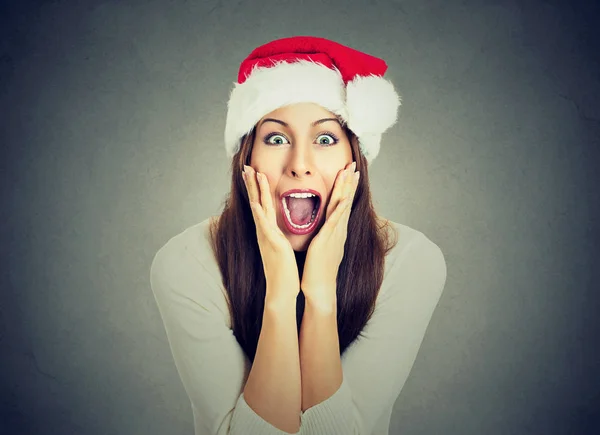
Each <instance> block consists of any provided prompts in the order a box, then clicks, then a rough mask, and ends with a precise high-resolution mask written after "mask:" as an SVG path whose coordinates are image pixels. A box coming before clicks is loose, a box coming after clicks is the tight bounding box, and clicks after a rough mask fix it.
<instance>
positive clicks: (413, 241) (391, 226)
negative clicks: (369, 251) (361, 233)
mask: <svg viewBox="0 0 600 435" xmlns="http://www.w3.org/2000/svg"><path fill="white" fill-rule="evenodd" d="M378 221H379V223H380V228H382V227H384V226H385V227H386V230H387V232H388V235H389V237H390V240H391V241H392V242H394V241H395V242H396V243H395V246H394V248H393V249H392V250H391V251H390V253H389V257H390V258H391V259H392V262H393V261H395V259H396V258H398V257H402V256H405V255H406V253H407V252H408V251H410V250H413V249H417V248H418V247H419V246H424V247H425V248H424V249H426V250H429V251H436V250H440V248H439V246H438V245H437V244H436V243H435V242H434V241H433V240H431V239H430V238H429V237H428V236H426V235H425V234H424V233H423V232H422V231H420V230H418V229H416V228H414V227H411V226H409V225H406V224H403V223H400V222H394V221H392V220H390V219H386V218H383V217H381V216H379V217H378Z"/></svg>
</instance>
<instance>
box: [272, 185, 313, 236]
mask: <svg viewBox="0 0 600 435" xmlns="http://www.w3.org/2000/svg"><path fill="white" fill-rule="evenodd" d="M281 212H282V215H283V220H284V221H285V225H286V227H287V229H288V230H289V232H291V233H293V234H297V235H303V234H308V233H310V232H312V231H313V230H314V229H315V227H316V224H317V222H318V220H319V217H320V212H321V198H320V197H319V196H316V195H312V196H311V195H310V194H292V195H288V196H284V197H283V198H282V199H281Z"/></svg>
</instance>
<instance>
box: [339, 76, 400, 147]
mask: <svg viewBox="0 0 600 435" xmlns="http://www.w3.org/2000/svg"><path fill="white" fill-rule="evenodd" d="M399 106H400V97H399V96H398V94H397V93H396V91H395V89H394V85H393V84H392V83H391V82H389V81H388V80H386V79H384V78H383V77H378V76H366V77H361V76H357V77H356V78H355V79H354V80H352V81H351V82H348V84H347V86H346V107H347V109H348V121H347V123H348V128H350V130H352V131H353V132H354V133H355V134H356V135H357V136H360V135H361V134H365V133H368V134H381V133H383V132H384V131H385V130H387V129H388V128H390V127H391V126H392V125H394V124H395V123H396V121H397V119H398V107H399Z"/></svg>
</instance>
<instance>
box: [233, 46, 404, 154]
mask: <svg viewBox="0 0 600 435" xmlns="http://www.w3.org/2000/svg"><path fill="white" fill-rule="evenodd" d="M386 70H387V64H386V63H385V61H384V60H383V59H379V58H377V57H374V56H371V55H369V54H366V53H362V52H360V51H357V50H354V49H352V48H350V47H346V46H344V45H341V44H338V43H337V42H334V41H330V40H328V39H325V38H318V37H314V36H294V37H291V38H283V39H277V40H275V41H271V42H269V43H267V44H264V45H261V46H260V47H258V48H256V49H254V51H252V53H250V54H249V55H248V57H247V58H246V59H244V61H243V62H242V63H241V65H240V69H239V73H238V82H237V83H234V85H235V87H234V89H233V90H232V91H231V94H230V97H229V102H228V110H227V121H226V125H225V149H226V151H227V156H228V157H229V158H232V157H233V156H234V154H235V153H237V152H238V151H239V147H240V142H241V138H242V137H243V136H244V135H246V134H250V132H251V131H252V129H253V127H254V126H255V125H256V123H257V122H258V121H259V120H260V119H261V118H262V117H263V116H265V115H266V114H267V113H269V112H271V111H273V110H276V109H278V108H280V107H283V106H287V105H289V104H294V103H303V102H312V103H316V104H319V105H320V106H322V107H324V108H325V109H327V110H329V111H330V112H332V113H334V114H336V115H337V116H339V117H340V118H341V119H342V121H343V122H345V123H346V125H347V127H348V128H349V129H350V130H351V131H352V132H353V133H354V134H355V135H356V136H357V137H358V141H359V147H360V151H361V152H362V154H363V155H364V156H365V157H366V159H367V162H368V163H371V162H372V161H373V160H374V159H375V157H377V154H378V153H379V148H380V143H381V135H382V133H383V132H384V131H385V130H387V129H388V128H390V127H391V126H392V125H394V124H395V123H396V120H397V115H398V106H400V97H399V96H398V94H397V93H396V91H395V90H394V86H393V85H392V83H391V82H389V81H388V80H386V79H384V78H383V74H384V73H385V71H386Z"/></svg>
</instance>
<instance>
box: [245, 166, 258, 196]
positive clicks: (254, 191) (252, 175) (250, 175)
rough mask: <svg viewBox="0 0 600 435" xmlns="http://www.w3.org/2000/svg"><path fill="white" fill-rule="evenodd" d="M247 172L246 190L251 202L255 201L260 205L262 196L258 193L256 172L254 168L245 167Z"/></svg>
mask: <svg viewBox="0 0 600 435" xmlns="http://www.w3.org/2000/svg"><path fill="white" fill-rule="evenodd" d="M244 169H245V172H246V190H247V191H248V198H249V200H250V201H255V202H257V203H258V204H260V195H259V192H258V183H257V181H256V171H255V170H254V168H253V167H252V166H246V165H244Z"/></svg>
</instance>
